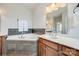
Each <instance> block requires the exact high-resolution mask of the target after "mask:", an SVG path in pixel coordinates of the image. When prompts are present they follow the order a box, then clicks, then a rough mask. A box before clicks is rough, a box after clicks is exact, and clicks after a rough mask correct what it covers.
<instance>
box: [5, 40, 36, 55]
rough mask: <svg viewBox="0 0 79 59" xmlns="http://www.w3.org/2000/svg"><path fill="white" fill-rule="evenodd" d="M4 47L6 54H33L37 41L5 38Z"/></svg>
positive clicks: (34, 53)
mask: <svg viewBox="0 0 79 59" xmlns="http://www.w3.org/2000/svg"><path fill="white" fill-rule="evenodd" d="M6 42H7V43H6V48H7V53H6V55H8V56H35V55H37V42H35V41H18V40H16V41H14V40H7V41H6Z"/></svg>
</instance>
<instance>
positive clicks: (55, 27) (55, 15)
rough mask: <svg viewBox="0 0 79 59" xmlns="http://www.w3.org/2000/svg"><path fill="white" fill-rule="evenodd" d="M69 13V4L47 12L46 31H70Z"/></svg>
mask: <svg viewBox="0 0 79 59" xmlns="http://www.w3.org/2000/svg"><path fill="white" fill-rule="evenodd" d="M67 16H68V14H67V6H65V7H63V8H59V9H58V10H54V11H52V12H50V13H47V16H46V32H54V33H61V34H67V33H68V17H67Z"/></svg>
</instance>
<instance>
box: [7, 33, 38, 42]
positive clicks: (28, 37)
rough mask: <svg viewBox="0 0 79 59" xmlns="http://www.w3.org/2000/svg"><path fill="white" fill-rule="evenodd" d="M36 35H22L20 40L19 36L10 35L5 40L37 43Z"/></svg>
mask: <svg viewBox="0 0 79 59" xmlns="http://www.w3.org/2000/svg"><path fill="white" fill-rule="evenodd" d="M38 36H39V35H37V34H24V35H23V37H22V38H21V35H11V36H8V37H7V39H6V40H25V41H37V40H38Z"/></svg>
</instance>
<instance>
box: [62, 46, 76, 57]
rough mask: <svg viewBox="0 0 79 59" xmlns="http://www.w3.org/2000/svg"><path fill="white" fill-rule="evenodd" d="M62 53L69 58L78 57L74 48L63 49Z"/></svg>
mask: <svg viewBox="0 0 79 59" xmlns="http://www.w3.org/2000/svg"><path fill="white" fill-rule="evenodd" d="M62 51H63V53H64V54H65V55H68V56H75V55H77V51H76V50H75V49H72V48H68V47H62Z"/></svg>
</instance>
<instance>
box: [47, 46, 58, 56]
mask: <svg viewBox="0 0 79 59" xmlns="http://www.w3.org/2000/svg"><path fill="white" fill-rule="evenodd" d="M46 56H58V52H57V51H56V50H54V49H52V48H50V47H46Z"/></svg>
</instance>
